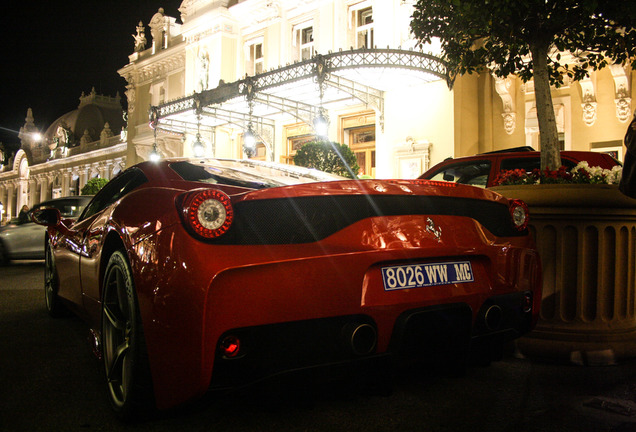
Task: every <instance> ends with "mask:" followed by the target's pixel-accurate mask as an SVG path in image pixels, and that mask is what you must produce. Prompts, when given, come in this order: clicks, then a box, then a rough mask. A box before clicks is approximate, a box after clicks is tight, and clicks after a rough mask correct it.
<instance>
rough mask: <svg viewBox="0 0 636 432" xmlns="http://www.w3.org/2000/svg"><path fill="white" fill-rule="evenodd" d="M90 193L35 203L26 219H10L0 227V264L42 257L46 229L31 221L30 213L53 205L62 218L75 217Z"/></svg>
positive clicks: (86, 201) (88, 199)
mask: <svg viewBox="0 0 636 432" xmlns="http://www.w3.org/2000/svg"><path fill="white" fill-rule="evenodd" d="M92 198H93V196H92V195H83V196H69V197H64V198H55V199H52V200H47V201H43V202H41V203H39V204H36V205H34V206H33V208H31V210H30V211H29V213H28V215H27V218H26V221H21V220H19V219H18V218H15V219H12V220H11V222H9V223H8V224H7V225H6V226H3V227H0V265H3V264H7V263H9V261H11V260H16V259H44V234H45V232H46V229H45V228H44V227H43V226H41V225H38V224H36V223H33V222H31V214H32V213H33V212H34V211H36V210H38V209H41V208H47V207H53V208H56V209H58V210H59V211H60V214H61V216H62V217H64V218H71V219H73V218H77V217H78V216H79V215H80V214H81V213H82V211H83V210H84V207H86V205H87V204H88V202H89V201H90V200H91V199H92Z"/></svg>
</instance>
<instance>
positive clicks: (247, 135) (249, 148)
mask: <svg viewBox="0 0 636 432" xmlns="http://www.w3.org/2000/svg"><path fill="white" fill-rule="evenodd" d="M243 150H244V151H245V154H247V157H248V158H251V157H252V156H253V155H254V153H255V152H256V136H255V135H254V131H253V129H252V122H251V121H250V122H249V123H248V124H247V130H246V131H245V132H244V133H243Z"/></svg>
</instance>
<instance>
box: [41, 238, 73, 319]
mask: <svg viewBox="0 0 636 432" xmlns="http://www.w3.org/2000/svg"><path fill="white" fill-rule="evenodd" d="M59 288H60V279H59V277H58V275H57V268H56V267H55V257H54V255H53V249H52V248H51V243H49V241H48V240H47V241H46V245H45V249H44V301H45V304H46V310H47V312H48V313H49V315H50V316H52V317H53V318H61V317H64V316H68V315H69V311H68V309H67V308H66V306H65V305H64V304H63V303H62V299H60V297H59V296H58V295H57V293H58V290H59Z"/></svg>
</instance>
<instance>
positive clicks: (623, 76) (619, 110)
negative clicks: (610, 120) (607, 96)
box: [609, 64, 632, 123]
mask: <svg viewBox="0 0 636 432" xmlns="http://www.w3.org/2000/svg"><path fill="white" fill-rule="evenodd" d="M609 68H610V71H611V72H612V77H613V78H614V92H615V97H614V102H615V103H616V117H617V118H618V120H619V121H621V122H623V123H625V122H627V121H628V120H630V119H631V114H632V98H630V97H629V74H628V73H627V70H625V68H624V67H623V66H622V65H619V64H613V65H610V67H609Z"/></svg>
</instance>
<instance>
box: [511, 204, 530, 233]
mask: <svg viewBox="0 0 636 432" xmlns="http://www.w3.org/2000/svg"><path fill="white" fill-rule="evenodd" d="M510 216H511V217H512V224H513V225H514V227H515V228H516V229H517V230H519V231H523V230H525V229H526V228H527V227H528V222H530V214H529V211H528V205H527V204H526V203H525V202H523V201H521V200H519V199H514V200H512V201H510Z"/></svg>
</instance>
